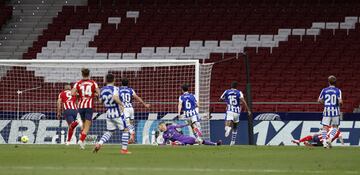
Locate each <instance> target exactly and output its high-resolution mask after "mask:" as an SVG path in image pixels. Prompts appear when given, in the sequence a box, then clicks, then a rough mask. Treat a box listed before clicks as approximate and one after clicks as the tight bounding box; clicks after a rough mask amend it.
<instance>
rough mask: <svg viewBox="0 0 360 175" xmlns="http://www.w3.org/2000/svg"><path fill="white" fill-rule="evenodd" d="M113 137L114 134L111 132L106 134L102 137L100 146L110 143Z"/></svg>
mask: <svg viewBox="0 0 360 175" xmlns="http://www.w3.org/2000/svg"><path fill="white" fill-rule="evenodd" d="M111 136H112V132H110V131H107V132H105V133H104V135H103V136H102V137H101V139H100V141H99V144H100V145H102V144H104V143H106V142H107V141H109V139H110V138H111Z"/></svg>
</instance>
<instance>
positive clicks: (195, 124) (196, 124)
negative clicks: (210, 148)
mask: <svg viewBox="0 0 360 175" xmlns="http://www.w3.org/2000/svg"><path fill="white" fill-rule="evenodd" d="M191 128H192V129H193V133H194V136H195V137H196V139H197V140H198V141H202V139H201V137H202V132H201V125H200V120H199V117H198V115H194V116H192V117H191Z"/></svg>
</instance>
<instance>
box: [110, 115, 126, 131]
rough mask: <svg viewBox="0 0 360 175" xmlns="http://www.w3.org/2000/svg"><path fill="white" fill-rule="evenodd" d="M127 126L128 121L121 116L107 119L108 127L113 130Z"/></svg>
mask: <svg viewBox="0 0 360 175" xmlns="http://www.w3.org/2000/svg"><path fill="white" fill-rule="evenodd" d="M125 128H127V124H126V121H125V120H123V119H122V118H121V117H120V118H113V119H109V118H107V119H106V129H107V130H109V131H113V130H115V129H119V130H124V129H125Z"/></svg>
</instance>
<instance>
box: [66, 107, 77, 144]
mask: <svg viewBox="0 0 360 175" xmlns="http://www.w3.org/2000/svg"><path fill="white" fill-rule="evenodd" d="M64 117H65V119H66V122H67V124H68V134H67V141H66V145H69V144H70V141H71V138H72V136H73V134H74V130H75V128H76V126H77V125H78V124H79V123H78V122H77V121H76V117H77V111H76V110H73V109H71V110H66V111H64Z"/></svg>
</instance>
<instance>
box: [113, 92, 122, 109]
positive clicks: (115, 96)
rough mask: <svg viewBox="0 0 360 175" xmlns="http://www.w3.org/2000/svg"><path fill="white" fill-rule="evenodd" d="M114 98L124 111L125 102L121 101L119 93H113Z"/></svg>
mask: <svg viewBox="0 0 360 175" xmlns="http://www.w3.org/2000/svg"><path fill="white" fill-rule="evenodd" d="M113 99H114V101H115V102H116V103H117V104H118V105H119V106H120V109H121V111H124V104H123V103H122V102H121V100H120V98H119V95H118V94H115V95H113Z"/></svg>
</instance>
